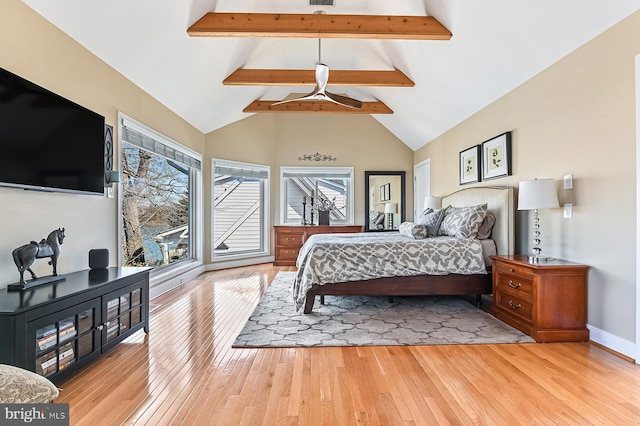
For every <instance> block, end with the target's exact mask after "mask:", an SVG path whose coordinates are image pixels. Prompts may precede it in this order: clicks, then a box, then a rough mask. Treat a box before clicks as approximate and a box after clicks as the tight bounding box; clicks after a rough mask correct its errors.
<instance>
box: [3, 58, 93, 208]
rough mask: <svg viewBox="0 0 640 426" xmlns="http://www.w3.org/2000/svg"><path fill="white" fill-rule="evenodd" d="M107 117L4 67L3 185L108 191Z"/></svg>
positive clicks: (74, 190) (45, 189) (89, 192)
mask: <svg viewBox="0 0 640 426" xmlns="http://www.w3.org/2000/svg"><path fill="white" fill-rule="evenodd" d="M104 158H105V156H104V117H103V116H101V115H99V114H97V113H95V112H93V111H90V110H88V109H87V108H84V107H82V106H80V105H78V104H76V103H74V102H72V101H70V100H68V99H65V98H63V97H62V96H59V95H56V94H55V93H52V92H50V91H49V90H47V89H45V88H43V87H40V86H38V85H36V84H34V83H31V82H29V81H27V80H25V79H23V78H21V77H19V76H17V75H15V74H13V73H11V72H9V71H7V70H5V69H3V68H0V186H10V187H17V188H23V189H35V190H41V191H61V192H73V193H87V194H96V195H97V194H99V195H102V194H104Z"/></svg>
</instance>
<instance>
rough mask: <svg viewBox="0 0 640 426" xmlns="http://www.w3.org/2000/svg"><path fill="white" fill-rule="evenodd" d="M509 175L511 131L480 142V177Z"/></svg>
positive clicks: (494, 177)
mask: <svg viewBox="0 0 640 426" xmlns="http://www.w3.org/2000/svg"><path fill="white" fill-rule="evenodd" d="M504 176H511V132H504V133H502V134H500V135H498V136H495V137H493V138H491V139H489V140H486V141H484V142H482V179H483V180H487V179H497V178H501V177H504Z"/></svg>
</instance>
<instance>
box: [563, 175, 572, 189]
mask: <svg viewBox="0 0 640 426" xmlns="http://www.w3.org/2000/svg"><path fill="white" fill-rule="evenodd" d="M564 189H573V175H564Z"/></svg>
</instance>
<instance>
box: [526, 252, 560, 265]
mask: <svg viewBox="0 0 640 426" xmlns="http://www.w3.org/2000/svg"><path fill="white" fill-rule="evenodd" d="M554 260H555V259H554V258H553V257H547V256H537V255H535V254H530V255H529V263H545V262H552V261H554Z"/></svg>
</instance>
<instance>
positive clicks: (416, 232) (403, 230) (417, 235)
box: [398, 222, 427, 240]
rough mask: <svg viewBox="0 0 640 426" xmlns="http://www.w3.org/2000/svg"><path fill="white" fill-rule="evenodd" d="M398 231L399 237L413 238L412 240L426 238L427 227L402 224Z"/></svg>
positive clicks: (410, 223) (408, 223)
mask: <svg viewBox="0 0 640 426" xmlns="http://www.w3.org/2000/svg"><path fill="white" fill-rule="evenodd" d="M398 231H400V234H401V235H404V236H405V237H409V238H413V239H414V240H421V239H423V238H427V227H426V226H424V225H420V224H418V223H413V222H402V223H401V224H400V227H399V228H398Z"/></svg>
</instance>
